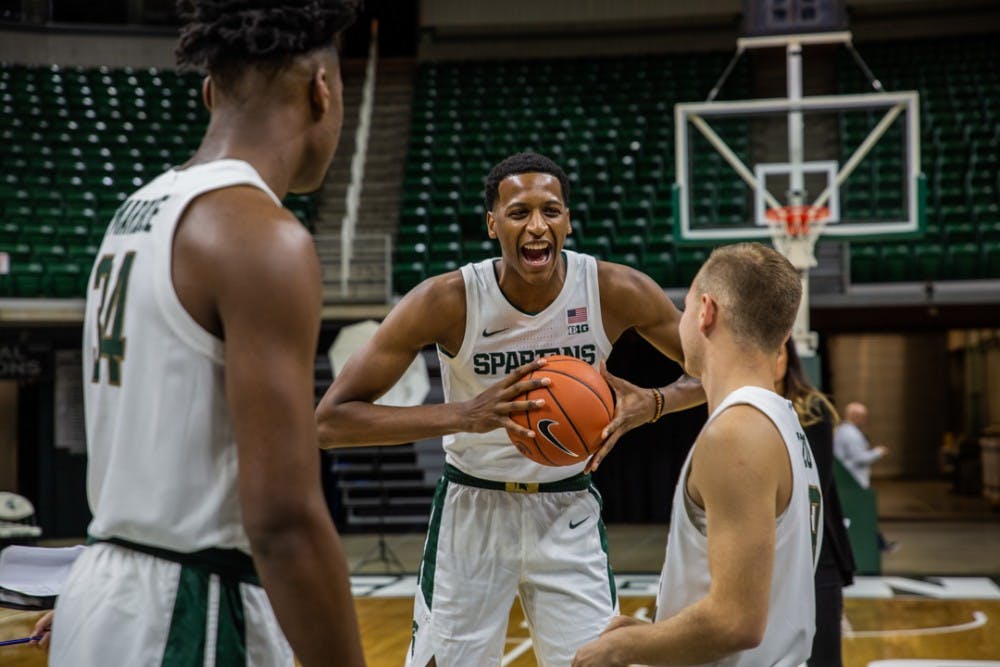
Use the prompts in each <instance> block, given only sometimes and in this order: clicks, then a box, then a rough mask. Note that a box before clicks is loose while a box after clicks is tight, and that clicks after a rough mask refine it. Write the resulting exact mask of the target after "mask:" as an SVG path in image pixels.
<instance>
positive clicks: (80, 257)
mask: <svg viewBox="0 0 1000 667" xmlns="http://www.w3.org/2000/svg"><path fill="white" fill-rule="evenodd" d="M200 91H201V79H200V77H199V76H198V75H197V74H178V73H176V72H174V71H171V70H156V69H130V68H120V69H113V68H107V67H100V68H81V67H72V68H61V67H58V66H51V67H38V66H24V65H11V64H5V65H2V66H0V117H2V118H3V121H2V125H0V144H2V146H3V148H2V149H0V150H2V160H0V251H2V252H6V253H7V254H8V256H9V261H10V272H9V273H8V274H5V275H0V297H49V298H52V297H55V298H73V297H81V296H83V294H84V289H85V286H86V281H87V277H88V275H89V273H90V268H91V263H92V262H93V258H94V255H95V254H96V252H97V247H98V245H99V244H100V241H101V237H102V236H103V234H104V229H105V227H106V225H107V223H108V222H109V221H110V219H111V217H112V215H114V212H115V210H116V209H117V208H118V206H119V205H120V204H121V202H122V201H123V200H124V199H125V197H126V196H128V194H130V193H131V192H132V191H134V190H135V189H137V188H138V187H139V186H141V185H142V184H143V183H145V182H147V181H148V180H150V179H151V178H153V177H155V176H156V175H158V174H159V173H160V172H162V171H164V170H166V169H168V168H170V167H171V166H172V165H179V164H182V163H183V162H185V161H186V160H187V159H188V158H189V157H190V156H191V153H192V152H194V150H195V149H196V148H197V146H198V143H199V141H200V139H201V137H202V135H203V133H204V131H205V124H206V122H207V120H208V114H207V112H206V111H205V109H204V106H203V104H202V102H201V92H200ZM286 205H287V206H289V208H290V209H291V210H292V211H293V212H294V213H295V214H296V215H297V216H298V217H299V219H300V220H303V221H308V220H309V219H310V218H311V216H312V214H313V211H312V203H311V200H310V199H309V198H307V197H296V196H292V197H289V198H288V199H287V200H286Z"/></svg>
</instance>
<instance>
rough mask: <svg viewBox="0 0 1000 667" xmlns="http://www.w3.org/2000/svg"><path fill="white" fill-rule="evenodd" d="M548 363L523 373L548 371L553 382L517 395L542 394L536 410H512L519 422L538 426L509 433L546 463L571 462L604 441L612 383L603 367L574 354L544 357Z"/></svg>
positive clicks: (517, 444) (535, 374)
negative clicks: (527, 432) (529, 432)
mask: <svg viewBox="0 0 1000 667" xmlns="http://www.w3.org/2000/svg"><path fill="white" fill-rule="evenodd" d="M545 359H546V362H547V363H546V365H545V367H543V368H541V369H539V370H537V371H534V372H533V373H531V374H529V375H528V376H527V377H526V378H525V379H535V378H540V377H547V378H549V379H550V380H551V383H550V384H549V386H547V387H539V388H538V389H533V390H531V391H528V392H526V393H524V394H521V395H520V396H518V397H517V398H516V399H514V400H517V401H533V400H538V399H544V400H545V405H544V406H542V407H540V408H537V409H535V410H526V411H523V412H516V413H511V415H510V417H511V419H513V420H514V421H515V422H517V423H518V424H519V425H521V426H524V427H525V428H528V429H530V430H532V431H534V432H535V437H534V438H531V439H529V438H525V437H522V436H520V435H518V434H516V433H514V432H513V431H511V430H510V429H508V431H507V435H508V436H509V437H510V440H511V442H513V443H514V446H515V447H517V449H518V451H520V452H521V453H522V454H524V455H525V456H527V457H528V458H529V459H531V460H532V461H537V462H538V463H541V464H543V465H547V466H568V465H573V464H575V463H582V462H584V461H586V460H587V459H588V458H589V457H590V455H591V454H593V453H594V452H596V451H597V450H598V448H599V447H600V446H601V431H603V430H604V427H605V426H607V425H608V422H610V421H611V417H612V415H614V412H615V407H614V398H613V397H612V395H611V388H610V387H608V383H607V382H605V381H604V378H603V377H601V374H600V372H598V370H597V369H596V368H594V367H593V366H591V365H590V364H588V363H587V362H585V361H580V360H579V359H576V358H574V357H568V356H563V355H554V356H551V357H546V358H545Z"/></svg>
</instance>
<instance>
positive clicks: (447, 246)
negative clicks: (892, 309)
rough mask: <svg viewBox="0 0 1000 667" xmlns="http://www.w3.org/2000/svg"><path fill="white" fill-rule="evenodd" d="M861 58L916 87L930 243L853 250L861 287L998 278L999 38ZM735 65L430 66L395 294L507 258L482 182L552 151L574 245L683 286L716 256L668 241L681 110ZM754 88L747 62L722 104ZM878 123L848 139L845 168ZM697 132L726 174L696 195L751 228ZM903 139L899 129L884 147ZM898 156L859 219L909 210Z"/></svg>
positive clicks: (682, 58) (846, 62) (863, 181)
mask: <svg viewBox="0 0 1000 667" xmlns="http://www.w3.org/2000/svg"><path fill="white" fill-rule="evenodd" d="M859 48H860V51H861V53H862V55H863V56H864V57H865V59H866V60H867V61H868V63H869V64H870V65H871V68H872V69H873V71H875V72H876V73H877V74H878V75H879V77H880V78H881V80H882V82H883V83H884V84H885V86H886V88H887V89H888V90H904V89H916V90H918V91H920V94H921V124H922V128H921V129H922V143H923V152H922V156H921V157H922V163H923V165H922V167H923V171H924V172H925V173H926V174H927V177H928V180H929V195H928V207H927V213H928V225H927V227H928V233H927V235H926V238H925V239H922V240H919V241H917V242H907V243H905V244H904V243H899V242H897V243H853V244H852V250H851V275H852V280H853V281H855V282H872V281H912V280H925V279H928V278H934V279H973V278H986V277H992V278H997V277H1000V212H998V204H1000V200H998V196H997V192H998V189H1000V183H998V180H997V179H998V171H1000V170H998V166H1000V165H998V160H1000V68H998V65H1000V40H996V39H983V38H974V39H957V40H955V39H952V40H930V41H929V40H919V41H910V42H902V43H900V42H893V43H886V44H881V45H868V46H865V45H861V46H860V47H859ZM730 55H731V54H728V53H713V54H674V55H657V56H643V57H631V58H618V59H591V60H550V61H524V62H463V63H457V64H456V63H426V64H423V65H422V66H421V68H420V70H419V74H418V81H417V83H416V90H415V97H414V107H413V121H412V131H411V138H410V141H411V143H410V149H409V157H408V160H407V169H406V181H405V184H404V189H403V192H404V199H403V206H402V210H401V211H400V221H399V235H398V237H397V249H396V260H397V261H396V265H395V270H394V275H395V285H396V290H397V291H399V292H404V291H406V290H407V289H408V288H410V287H412V286H413V285H414V284H416V282H417V281H419V280H420V279H421V278H423V277H425V276H428V275H433V274H435V273H438V272H441V271H443V270H447V269H450V268H454V267H456V266H458V265H459V264H460V263H462V262H464V261H470V260H477V259H481V258H484V257H488V256H491V255H493V254H496V252H497V250H496V247H495V244H493V243H491V242H488V241H484V240H483V239H484V237H485V223H484V219H483V205H482V203H481V196H482V194H481V193H482V183H483V178H484V176H485V174H486V173H487V172H488V170H489V168H490V167H491V166H492V165H493V164H494V163H496V162H497V161H499V160H500V159H502V158H503V157H505V156H506V155H508V154H510V153H513V152H516V151H519V150H537V151H539V152H543V153H546V154H548V155H550V156H551V157H552V158H554V159H555V160H556V161H558V162H560V163H561V164H562V165H563V166H564V167H565V168H566V169H567V171H568V172H569V174H570V178H571V188H570V189H571V197H570V198H571V208H572V217H573V221H574V234H573V236H572V237H571V238H570V241H569V243H568V245H569V246H570V247H576V248H579V249H581V250H584V251H587V252H590V253H593V254H595V255H598V256H600V257H602V258H605V259H608V260H612V261H618V262H623V263H627V264H631V265H633V266H637V267H639V268H642V269H643V270H645V271H646V272H647V273H649V274H650V275H651V276H653V277H654V278H656V279H657V280H658V281H659V282H660V283H661V284H663V285H664V286H682V285H686V284H687V283H688V281H689V280H690V278H691V276H692V275H693V272H694V271H695V270H696V269H697V267H698V266H699V264H700V262H701V261H702V259H703V258H704V256H705V252H706V249H704V248H691V247H690V246H679V245H677V244H675V243H674V242H673V239H672V237H671V234H672V229H673V228H672V210H671V201H670V188H671V185H672V183H673V181H674V141H673V133H674V120H673V105H674V104H675V103H677V102H685V101H701V100H704V99H705V97H706V95H707V93H708V91H709V90H710V89H711V87H712V86H713V85H714V84H715V82H716V81H717V79H718V76H719V74H720V73H721V72H722V71H723V69H724V67H725V65H726V63H727V61H728V59H729V57H730ZM838 72H839V76H840V80H839V81H838V85H839V87H840V90H841V92H844V93H854V92H870V91H871V87H870V86H869V85H868V83H867V81H866V80H865V79H864V78H863V76H862V75H861V74H860V71H859V69H858V67H857V66H856V65H855V64H854V63H853V62H852V61H851V59H850V57H849V56H848V55H847V54H846V52H845V53H844V55H843V57H842V59H841V62H840V63H839V67H838ZM750 88H751V83H750V77H749V74H748V70H747V69H746V58H744V59H743V61H742V62H741V63H740V65H739V66H738V67H737V68H736V69H735V70H734V72H733V74H732V76H731V77H730V79H729V80H728V81H727V83H726V86H725V87H724V88H723V90H722V96H721V98H720V99H727V98H728V99H740V98H747V97H750V96H751V95H750V92H749V91H750ZM877 120H878V119H877V118H874V117H873V118H869V119H863V118H862V119H860V121H861V124H860V125H857V126H856V125H853V124H844V125H842V126H841V127H840V128H839V132H840V137H839V138H838V139H839V141H840V145H841V146H842V157H841V160H842V161H844V160H846V158H847V157H848V156H849V155H850V152H851V151H853V149H854V148H855V147H856V146H857V145H858V143H860V141H861V139H863V138H864V135H865V134H867V132H868V130H869V129H870V128H871V127H872V126H874V124H875V122H876V121H877ZM728 129H729V131H730V133H729V134H728V135H727V134H725V133H724V132H720V134H723V137H724V138H725V139H726V140H727V143H729V145H730V146H733V147H734V148H735V150H736V152H737V154H739V155H741V157H744V158H745V157H746V153H747V152H748V151H749V146H748V144H749V139H748V135H747V134H746V133H742V136H741V133H740V132H732V130H733V129H736V130H739V128H738V127H737V128H728ZM893 132H898V128H896V129H894V130H893ZM860 133H863V134H860ZM692 136H693V137H694V140H695V141H696V142H701V145H699V146H698V147H696V149H695V150H696V155H699V156H700V157H699V158H698V159H696V160H695V162H694V164H693V168H694V169H696V170H703V171H704V173H705V174H707V175H709V176H712V177H715V176H718V179H717V180H716V184H714V185H713V184H712V183H711V182H709V183H708V184H707V185H706V187H705V189H704V190H702V191H697V192H694V193H693V194H692V196H694V197H698V198H708V199H709V200H710V201H711V204H712V206H711V209H712V211H713V214H714V215H715V217H716V221H717V222H721V223H723V224H724V223H726V222H727V221H730V220H732V221H739V220H744V219H746V218H747V217H748V213H747V210H748V207H749V206H750V204H751V202H749V201H747V200H746V197H745V196H744V194H743V193H744V192H745V189H744V188H740V187H732V186H731V185H730V183H729V182H727V179H728V178H730V174H731V173H732V172H731V170H730V169H729V167H728V166H726V165H725V164H724V163H723V162H722V159H721V157H720V156H718V155H717V154H716V153H715V152H714V151H713V150H712V149H711V148H710V147H709V146H708V144H707V142H704V140H703V139H701V138H700V135H698V134H697V133H694V134H693V135H692ZM894 138H897V139H898V138H899V137H893V136H892V132H891V133H890V135H889V136H888V137H887V138H886V139H885V140H884V141H893V140H894ZM893 159H895V160H896V161H897V163H895V164H894V163H893V162H892V160H893ZM898 160H899V153H898V151H897V153H896V156H895V157H890V156H889V155H888V151H885V150H879V149H876V150H875V151H874V152H873V154H871V155H870V156H869V157H868V158H866V159H865V160H864V161H863V162H862V164H861V167H860V170H859V172H858V173H857V174H856V175H855V176H854V177H852V179H851V183H852V187H851V188H850V189H848V190H847V191H845V192H844V193H843V196H844V197H846V198H850V199H851V203H852V205H854V206H855V210H858V209H857V206H858V205H859V204H860V205H861V206H862V207H864V206H868V207H869V209H870V210H871V215H872V217H873V218H875V217H877V216H882V215H885V216H891V215H893V214H897V215H898V214H900V213H901V211H898V210H896V208H895V207H899V208H901V206H900V205H899V203H898V202H892V201H885V200H884V199H883V198H881V197H880V189H879V184H880V182H881V183H884V182H885V180H886V179H890V178H899V177H900V176H899V175H900V174H901V168H900V166H899V164H898ZM883 192H884V188H883ZM882 197H884V194H883V195H882ZM862 210H863V209H862Z"/></svg>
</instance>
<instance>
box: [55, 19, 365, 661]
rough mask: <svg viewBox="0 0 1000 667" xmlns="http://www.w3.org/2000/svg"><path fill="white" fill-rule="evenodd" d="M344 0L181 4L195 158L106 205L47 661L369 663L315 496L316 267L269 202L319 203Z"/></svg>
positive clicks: (301, 238) (284, 214)
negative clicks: (291, 196)
mask: <svg viewBox="0 0 1000 667" xmlns="http://www.w3.org/2000/svg"><path fill="white" fill-rule="evenodd" d="M356 9H357V7H356V3H355V2H349V1H347V0H299V1H295V0H286V1H285V2H270V1H265V0H184V1H183V2H181V3H180V10H181V14H182V16H183V17H184V19H185V20H186V21H187V24H186V27H185V28H184V29H183V32H182V35H181V39H180V45H179V47H178V49H177V58H178V62H179V64H180V65H182V66H185V67H196V68H202V69H204V70H205V71H206V72H207V77H206V78H205V81H204V84H203V95H204V99H205V103H206V105H207V106H208V108H209V110H210V112H211V117H210V120H209V124H208V128H207V130H206V132H205V136H204V138H203V139H202V142H201V145H200V146H199V148H198V150H197V151H196V152H195V153H194V155H193V156H192V157H191V159H190V160H189V161H188V162H187V163H186V164H184V165H182V166H180V167H175V168H173V169H170V170H169V171H167V172H166V173H164V174H162V175H160V176H158V177H157V178H155V179H153V180H152V181H151V182H150V183H148V184H146V185H144V186H143V187H142V188H140V189H139V190H138V191H137V192H135V193H134V194H132V195H131V196H130V197H129V198H128V199H127V200H126V201H125V202H124V203H123V204H122V206H121V208H119V209H118V211H117V212H116V213H115V215H114V218H113V219H112V220H111V222H110V224H109V226H108V229H107V231H106V233H105V236H104V239H103V241H102V243H101V248H100V251H99V252H98V254H97V256H98V260H97V262H96V264H95V266H94V269H93V271H92V273H91V277H90V281H89V285H88V294H87V304H86V312H85V321H84V341H83V365H84V377H85V384H86V387H85V392H84V398H85V401H84V404H85V414H86V430H87V446H88V459H89V460H88V471H87V493H88V498H89V501H90V507H91V510H92V511H93V516H94V518H93V520H92V522H91V523H90V526H89V528H88V532H89V535H90V538H91V541H92V542H93V545H92V546H91V547H90V548H89V549H87V550H86V551H85V552H84V553H83V554H82V555H81V556H80V558H79V559H78V560H77V562H76V564H75V565H74V567H73V570H72V572H71V574H70V576H69V578H68V581H67V582H66V585H65V588H64V590H63V591H62V593H61V594H60V596H59V600H58V603H57V606H56V610H55V616H54V623H53V626H52V636H51V640H52V641H51V653H50V662H51V663H52V664H58V665H74V666H75V667H90V666H92V667H107V666H108V665H129V666H130V667H133V666H135V667H141V666H145V665H195V664H198V665H200V664H208V663H212V664H216V665H254V666H255V667H256V666H258V665H264V666H271V665H286V666H288V667H291V666H292V665H293V662H294V659H293V651H294V654H295V657H297V658H298V659H299V661H300V662H301V664H302V665H306V666H309V665H351V666H355V665H362V664H364V658H363V656H362V652H361V643H360V641H359V635H358V622H357V618H356V615H355V611H354V607H353V600H352V598H351V592H350V584H349V581H348V576H347V563H346V560H345V558H344V554H343V550H342V547H341V544H340V540H339V537H338V536H337V532H336V529H335V528H334V526H333V523H332V521H331V520H330V515H329V512H328V510H327V507H326V503H325V501H324V498H323V494H322V491H321V488H320V484H319V470H318V465H319V461H318V457H317V455H316V450H317V433H316V424H315V421H314V419H313V411H312V404H313V398H312V393H313V377H312V376H313V360H314V357H315V353H316V345H317V336H318V331H319V321H320V303H321V300H322V299H321V287H320V269H319V261H318V258H317V256H316V250H315V246H314V243H313V239H312V237H311V235H310V234H309V232H308V231H307V230H306V229H305V227H303V225H302V224H301V223H300V222H299V221H298V220H296V219H295V217H294V216H293V215H292V214H291V213H290V212H289V211H288V210H287V209H285V208H283V207H282V205H281V200H282V198H283V197H284V196H285V195H286V194H288V193H290V192H293V193H298V192H308V191H311V190H315V189H316V188H317V187H319V185H320V184H321V183H322V180H323V177H324V175H325V173H326V170H327V168H328V167H329V164H330V161H331V160H332V158H333V153H334V149H335V147H336V145H337V140H338V138H339V135H340V128H341V124H342V120H343V107H342V99H341V94H342V84H341V80H340V72H339V63H338V58H337V52H336V46H335V39H336V37H337V33H338V31H341V30H343V29H344V28H345V27H346V26H348V25H349V24H350V22H351V21H352V20H353V16H354V13H355V11H356Z"/></svg>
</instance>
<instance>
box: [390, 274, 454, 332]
mask: <svg viewBox="0 0 1000 667" xmlns="http://www.w3.org/2000/svg"><path fill="white" fill-rule="evenodd" d="M396 309H397V310H406V311H414V312H416V313H418V314H420V316H421V317H422V318H428V319H435V320H437V321H439V322H442V323H447V324H448V325H451V324H452V323H454V322H455V321H457V320H458V319H461V321H462V322H464V320H465V278H464V276H463V275H462V271H461V269H455V270H454V271H448V272H446V273H441V274H439V275H436V276H430V277H429V278H426V279H424V280H423V281H421V282H420V283H419V284H417V286H416V287H414V288H413V289H411V290H410V291H409V292H407V293H406V294H405V295H404V296H403V298H402V299H401V300H400V302H399V304H397V306H396Z"/></svg>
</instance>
